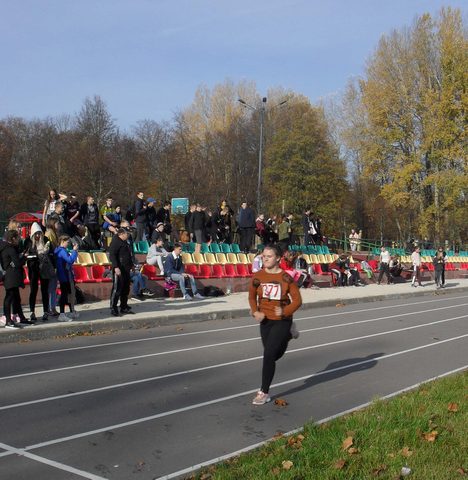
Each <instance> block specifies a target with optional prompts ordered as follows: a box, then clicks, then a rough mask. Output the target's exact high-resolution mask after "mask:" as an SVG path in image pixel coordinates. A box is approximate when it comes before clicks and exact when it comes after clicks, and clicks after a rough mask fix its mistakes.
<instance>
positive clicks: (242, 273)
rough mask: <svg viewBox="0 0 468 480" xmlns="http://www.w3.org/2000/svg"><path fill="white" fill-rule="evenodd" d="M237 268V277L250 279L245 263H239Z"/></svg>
mask: <svg viewBox="0 0 468 480" xmlns="http://www.w3.org/2000/svg"><path fill="white" fill-rule="evenodd" d="M235 267H236V270H237V275H238V276H239V277H250V273H249V270H248V268H247V265H244V264H243V263H238V264H237V265H235Z"/></svg>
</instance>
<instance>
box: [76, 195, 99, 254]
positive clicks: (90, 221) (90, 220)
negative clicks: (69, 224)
mask: <svg viewBox="0 0 468 480" xmlns="http://www.w3.org/2000/svg"><path fill="white" fill-rule="evenodd" d="M80 219H81V221H82V222H83V225H84V226H85V227H86V228H87V229H88V232H89V234H90V237H91V238H92V240H93V243H94V244H95V245H96V246H97V247H98V248H99V244H100V240H101V228H100V226H99V208H98V206H97V205H96V203H95V202H94V198H93V197H92V196H91V195H89V196H87V197H86V203H83V205H81V208H80Z"/></svg>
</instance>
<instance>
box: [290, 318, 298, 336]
mask: <svg viewBox="0 0 468 480" xmlns="http://www.w3.org/2000/svg"><path fill="white" fill-rule="evenodd" d="M290 333H291V337H292V338H294V340H296V339H297V338H299V335H300V332H299V330H298V329H297V325H296V322H292V323H291V330H290Z"/></svg>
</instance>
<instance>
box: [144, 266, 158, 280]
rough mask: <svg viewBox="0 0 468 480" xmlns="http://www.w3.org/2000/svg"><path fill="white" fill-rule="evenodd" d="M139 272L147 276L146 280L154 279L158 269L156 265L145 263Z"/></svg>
mask: <svg viewBox="0 0 468 480" xmlns="http://www.w3.org/2000/svg"><path fill="white" fill-rule="evenodd" d="M141 273H142V274H143V275H146V276H147V277H148V280H156V279H157V277H158V270H157V268H156V265H148V264H147V263H145V264H144V265H143V268H142V269H141Z"/></svg>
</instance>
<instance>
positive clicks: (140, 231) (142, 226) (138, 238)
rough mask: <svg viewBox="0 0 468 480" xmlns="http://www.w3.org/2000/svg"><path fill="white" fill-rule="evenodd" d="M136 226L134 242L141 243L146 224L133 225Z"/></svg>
mask: <svg viewBox="0 0 468 480" xmlns="http://www.w3.org/2000/svg"><path fill="white" fill-rule="evenodd" d="M135 225H136V229H137V231H136V238H135V242H141V241H142V240H144V239H145V230H146V223H138V222H136V223H135Z"/></svg>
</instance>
